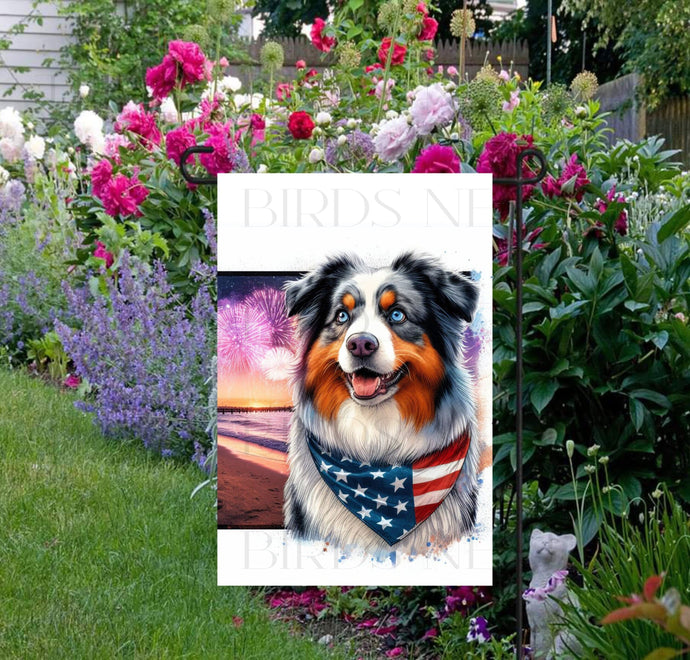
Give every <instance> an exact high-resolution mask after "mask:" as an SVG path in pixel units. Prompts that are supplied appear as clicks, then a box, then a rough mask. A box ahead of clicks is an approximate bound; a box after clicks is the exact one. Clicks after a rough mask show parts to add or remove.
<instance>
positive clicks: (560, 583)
mask: <svg viewBox="0 0 690 660" xmlns="http://www.w3.org/2000/svg"><path fill="white" fill-rule="evenodd" d="M576 543H577V542H576V539H575V536H573V535H572V534H563V535H561V536H559V535H558V534H552V533H551V532H542V531H541V530H539V529H535V530H534V531H533V532H532V536H530V541H529V565H530V568H531V569H532V581H531V582H530V584H529V589H527V590H525V592H524V593H523V596H522V597H523V598H524V600H525V601H526V602H527V606H526V608H527V620H528V621H529V627H530V631H531V635H530V648H531V649H532V652H533V654H534V655H533V658H534V660H551V659H552V658H567V657H573V658H574V657H577V656H576V655H574V654H575V653H578V650H579V649H580V646H579V644H578V643H577V642H576V640H575V639H574V638H573V637H572V635H570V634H568V632H567V631H560V632H558V633H555V631H554V630H553V624H554V623H556V622H557V621H558V619H559V617H560V616H561V615H562V614H563V610H562V609H561V606H560V604H559V602H558V601H565V600H569V601H570V602H572V600H571V598H570V596H569V595H568V591H567V587H566V584H565V580H566V576H567V575H568V571H567V569H566V566H567V564H568V553H569V552H570V551H571V550H572V549H573V548H574V547H575V545H576Z"/></svg>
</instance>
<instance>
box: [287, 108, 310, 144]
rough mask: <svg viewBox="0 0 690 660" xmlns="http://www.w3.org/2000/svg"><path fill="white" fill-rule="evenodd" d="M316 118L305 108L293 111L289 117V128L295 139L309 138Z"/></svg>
mask: <svg viewBox="0 0 690 660" xmlns="http://www.w3.org/2000/svg"><path fill="white" fill-rule="evenodd" d="M314 126H315V124H314V120H313V119H312V118H311V115H310V114H309V113H308V112H305V111H304V110H298V111H297V112H293V113H292V114H291V115H290V117H289V118H288V130H289V131H290V133H291V134H292V137H293V138H295V140H307V139H309V138H310V137H311V134H312V131H313V130H314Z"/></svg>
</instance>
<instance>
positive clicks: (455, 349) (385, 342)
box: [284, 253, 480, 556]
mask: <svg viewBox="0 0 690 660" xmlns="http://www.w3.org/2000/svg"><path fill="white" fill-rule="evenodd" d="M477 298H478V289H477V286H476V284H475V283H474V282H472V281H471V279H470V278H469V276H468V274H467V273H453V272H449V271H447V270H445V269H444V268H443V267H442V266H441V265H440V263H439V262H438V261H436V260H435V259H432V258H430V257H427V256H423V255H415V254H414V253H407V254H403V255H402V256H400V257H398V258H397V259H395V261H393V263H392V264H391V266H390V267H386V268H381V269H372V268H369V267H367V266H366V265H365V264H364V263H362V262H361V261H360V260H358V259H356V258H350V257H344V256H342V257H337V258H332V259H330V260H328V261H326V262H325V263H323V264H322V265H321V266H320V267H319V268H317V269H316V270H314V271H313V272H311V273H309V274H307V275H306V276H304V277H302V278H301V279H299V280H297V281H295V282H291V283H289V284H288V285H286V306H287V311H288V314H289V315H296V316H297V318H298V328H299V340H300V349H299V351H300V353H299V356H300V361H299V365H298V367H297V372H296V377H295V382H294V405H295V408H294V413H293V416H292V421H291V428H290V443H289V456H288V460H289V465H290V476H289V478H288V480H287V483H286V485H285V505H284V514H285V525H286V528H287V529H288V530H290V531H291V532H292V534H293V535H295V536H297V537H298V538H301V539H305V540H322V541H324V542H328V543H330V544H332V545H335V546H337V547H340V548H350V549H353V548H359V549H362V550H364V551H365V552H368V553H371V554H374V555H377V556H382V555H385V554H389V553H390V552H392V551H401V552H403V553H406V554H410V555H412V554H427V553H429V552H430V548H443V547H445V546H447V545H448V544H450V543H451V542H453V541H456V540H459V539H460V538H461V537H463V536H464V535H465V534H467V533H471V532H472V531H473V529H474V525H475V517H476V505H477V489H478V479H477V472H478V464H479V452H480V448H479V447H478V442H477V429H476V420H475V417H476V415H475V403H474V399H473V383H472V382H471V377H470V375H469V374H468V372H467V370H466V369H465V367H464V364H463V360H462V335H463V329H464V327H465V325H466V324H467V323H469V322H470V321H471V320H472V316H473V314H474V312H475V309H476V306H477Z"/></svg>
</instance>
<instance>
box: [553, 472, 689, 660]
mask: <svg viewBox="0 0 690 660" xmlns="http://www.w3.org/2000/svg"><path fill="white" fill-rule="evenodd" d="M599 472H601V466H599V470H598V471H597V472H595V473H594V474H595V475H596V478H593V479H592V483H591V486H592V487H591V488H590V489H589V494H588V495H587V499H588V500H589V503H590V505H591V507H592V508H593V509H595V510H596V511H597V512H598V514H599V515H600V516H601V517H602V519H603V521H604V522H603V524H602V525H601V528H600V530H599V532H598V534H597V538H596V541H597V552H596V554H595V555H594V557H593V558H592V559H591V560H590V561H589V562H588V563H584V564H583V563H581V562H576V566H577V569H578V571H580V572H581V574H582V579H583V585H582V586H576V585H572V584H571V586H570V588H571V590H572V592H573V593H574V595H575V596H576V597H577V601H576V604H566V605H565V606H564V621H563V622H562V626H563V627H564V628H565V629H567V630H568V631H570V632H571V633H572V634H573V635H574V637H575V638H576V639H577V640H578V641H579V642H580V643H581V644H582V646H583V648H584V652H583V655H580V656H578V657H582V658H587V659H589V658H592V659H594V658H601V657H604V658H613V657H621V658H642V657H644V656H646V655H647V654H648V653H652V652H653V651H654V650H655V649H657V648H659V647H666V648H675V649H676V650H677V649H679V648H680V645H679V644H678V642H677V640H676V639H674V636H673V635H672V634H670V633H668V632H665V631H664V630H663V629H661V628H659V627H657V626H653V625H650V624H649V623H648V622H646V621H642V620H628V621H622V622H620V623H616V624H615V625H607V626H605V627H601V626H600V625H598V624H599V623H600V622H601V620H602V619H603V618H604V617H605V615H607V614H608V613H609V612H611V611H612V610H615V609H616V608H618V607H620V606H621V603H620V601H619V600H618V599H617V597H618V596H624V597H628V596H630V595H632V594H635V593H637V594H640V592H641V586H642V584H643V583H644V582H645V580H646V579H647V578H648V577H650V576H653V575H662V574H663V575H664V576H665V577H664V589H665V590H666V591H669V590H671V589H676V590H677V591H678V593H679V595H680V597H681V598H682V599H683V600H685V601H687V600H688V598H689V597H690V526H689V522H688V516H687V514H686V513H685V511H683V508H682V507H681V506H680V505H679V504H678V503H677V502H675V501H674V498H673V497H672V496H671V495H670V493H669V492H668V491H666V490H661V489H658V488H657V489H656V490H655V492H653V493H652V494H651V497H641V498H639V499H637V500H636V502H635V506H634V507H630V506H626V507H624V509H623V511H622V516H618V515H613V514H611V510H612V509H613V508H615V505H614V501H615V499H616V498H617V497H618V496H619V495H620V493H621V486H620V484H615V483H611V482H610V481H609V478H608V477H604V476H601V477H600V476H599ZM633 512H639V521H638V520H634V519H632V518H637V515H638V514H633ZM629 518H630V520H629ZM669 603H670V601H669ZM666 657H671V656H666Z"/></svg>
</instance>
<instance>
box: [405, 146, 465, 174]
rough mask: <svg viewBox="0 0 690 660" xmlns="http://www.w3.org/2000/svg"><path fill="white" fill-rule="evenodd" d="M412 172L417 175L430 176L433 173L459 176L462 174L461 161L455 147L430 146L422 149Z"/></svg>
mask: <svg viewBox="0 0 690 660" xmlns="http://www.w3.org/2000/svg"><path fill="white" fill-rule="evenodd" d="M412 172H414V173H415V174H428V173H432V172H442V173H445V174H457V173H458V172H460V159H459V158H458V155H457V154H456V153H455V149H453V147H446V146H443V145H440V144H430V145H429V146H428V147H425V148H424V149H422V151H421V153H420V154H419V156H417V159H416V160H415V162H414V168H413V169H412Z"/></svg>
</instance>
